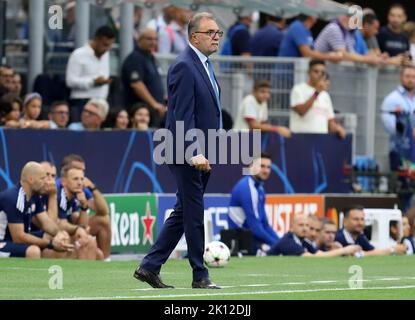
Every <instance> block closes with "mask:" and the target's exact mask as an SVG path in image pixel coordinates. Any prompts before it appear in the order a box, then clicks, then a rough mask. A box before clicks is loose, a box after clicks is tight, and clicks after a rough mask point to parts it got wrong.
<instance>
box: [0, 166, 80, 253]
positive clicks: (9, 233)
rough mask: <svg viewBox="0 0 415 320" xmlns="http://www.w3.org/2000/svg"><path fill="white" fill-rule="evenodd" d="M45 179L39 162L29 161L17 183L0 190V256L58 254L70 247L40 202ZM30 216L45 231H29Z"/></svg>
mask: <svg viewBox="0 0 415 320" xmlns="http://www.w3.org/2000/svg"><path fill="white" fill-rule="evenodd" d="M45 180H46V174H45V172H44V170H43V168H42V167H41V165H40V164H39V163H37V162H28V163H27V164H26V165H25V166H24V167H23V169H22V172H21V177H20V183H19V184H17V185H16V186H14V187H11V188H9V189H7V190H5V191H3V192H1V193H0V217H1V219H0V230H1V232H0V242H1V245H0V256H3V257H22V258H23V257H27V258H40V257H57V255H59V254H60V253H65V252H68V251H70V250H73V248H74V247H73V245H71V244H70V243H69V237H68V235H67V234H66V233H65V232H62V231H59V227H58V225H57V224H56V222H55V221H53V220H52V219H51V218H50V217H49V216H48V214H47V213H46V212H45V210H44V206H43V204H41V202H40V193H41V192H42V189H43V188H44V185H45ZM32 217H36V218H37V220H38V221H39V222H40V225H41V227H42V230H43V231H44V232H45V234H43V232H42V233H36V234H31V225H32ZM49 235H50V236H49Z"/></svg>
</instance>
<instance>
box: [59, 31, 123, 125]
mask: <svg viewBox="0 0 415 320" xmlns="http://www.w3.org/2000/svg"><path fill="white" fill-rule="evenodd" d="M114 40H115V33H114V31H113V30H112V29H111V28H110V27H108V26H103V27H101V28H99V29H98V30H97V31H96V32H95V36H94V38H93V39H92V40H91V41H90V42H89V43H87V44H86V45H85V46H83V47H81V48H78V49H76V50H75V51H74V52H72V54H71V55H70V57H69V61H68V65H67V68H66V84H67V86H68V87H69V88H70V89H71V95H70V97H71V101H70V105H71V111H70V112H71V117H70V118H71V122H76V121H79V120H80V115H81V112H82V109H83V107H84V106H85V104H86V103H87V102H88V100H90V99H93V98H98V99H107V96H108V91H109V84H110V83H111V82H112V80H111V78H110V55H109V51H110V49H111V47H112V45H113V43H114Z"/></svg>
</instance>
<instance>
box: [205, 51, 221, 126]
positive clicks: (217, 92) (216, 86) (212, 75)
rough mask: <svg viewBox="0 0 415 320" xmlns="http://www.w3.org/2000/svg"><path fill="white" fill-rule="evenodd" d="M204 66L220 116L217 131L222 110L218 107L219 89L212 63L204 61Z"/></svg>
mask: <svg viewBox="0 0 415 320" xmlns="http://www.w3.org/2000/svg"><path fill="white" fill-rule="evenodd" d="M206 65H207V68H208V71H209V77H210V82H211V83H212V87H213V91H215V95H216V100H217V102H218V106H219V114H220V116H219V117H220V119H219V129H222V128H223V126H222V108H221V105H220V98H219V87H218V85H217V83H216V80H215V79H216V77H215V72H214V71H213V67H212V63H211V62H210V60H209V59H207V60H206Z"/></svg>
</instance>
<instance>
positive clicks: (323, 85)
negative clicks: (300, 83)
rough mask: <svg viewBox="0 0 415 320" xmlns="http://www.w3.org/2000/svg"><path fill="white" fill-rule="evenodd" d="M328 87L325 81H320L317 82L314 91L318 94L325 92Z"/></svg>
mask: <svg viewBox="0 0 415 320" xmlns="http://www.w3.org/2000/svg"><path fill="white" fill-rule="evenodd" d="M328 86H329V85H328V82H327V81H326V79H322V80H320V81H319V82H317V85H316V91H318V92H322V91H327V89H328Z"/></svg>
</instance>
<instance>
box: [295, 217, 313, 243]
mask: <svg viewBox="0 0 415 320" xmlns="http://www.w3.org/2000/svg"><path fill="white" fill-rule="evenodd" d="M308 230H309V224H308V218H307V217H306V216H305V215H304V214H301V215H299V216H298V217H296V218H295V220H294V223H293V226H292V231H293V233H294V234H295V235H296V236H297V237H299V238H301V239H303V238H305V237H306V236H307V234H308V232H309V231H308Z"/></svg>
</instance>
